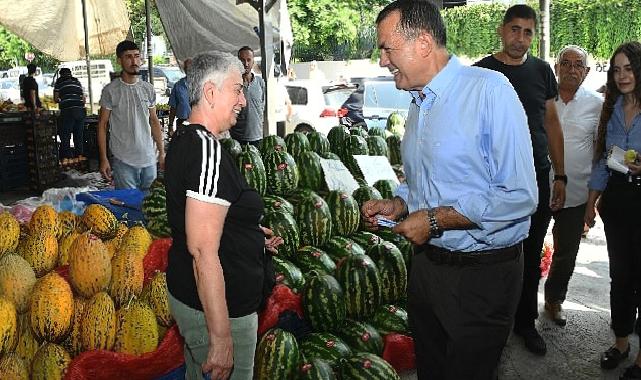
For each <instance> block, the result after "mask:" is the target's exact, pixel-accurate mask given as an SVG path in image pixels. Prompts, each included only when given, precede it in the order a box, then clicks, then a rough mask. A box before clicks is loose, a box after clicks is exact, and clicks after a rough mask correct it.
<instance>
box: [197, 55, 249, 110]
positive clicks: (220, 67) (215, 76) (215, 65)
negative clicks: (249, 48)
mask: <svg viewBox="0 0 641 380" xmlns="http://www.w3.org/2000/svg"><path fill="white" fill-rule="evenodd" d="M232 71H238V72H239V73H242V72H243V71H244V69H243V65H242V63H241V62H240V61H239V60H238V58H236V57H234V56H233V55H231V54H229V53H223V52H218V51H214V52H208V53H202V54H198V55H197V56H195V57H194V58H193V59H192V62H191V67H190V69H189V70H187V89H188V90H189V104H190V105H191V106H194V105H196V104H198V103H199V102H200V98H201V97H202V94H203V87H204V86H205V83H206V82H208V81H211V82H213V83H214V84H215V85H216V87H217V88H218V89H221V88H222V86H223V82H224V81H225V78H227V75H229V73H231V72H232Z"/></svg>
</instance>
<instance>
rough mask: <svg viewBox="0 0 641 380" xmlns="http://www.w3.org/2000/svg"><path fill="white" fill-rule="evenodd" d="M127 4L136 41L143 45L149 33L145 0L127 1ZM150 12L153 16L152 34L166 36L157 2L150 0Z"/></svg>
mask: <svg viewBox="0 0 641 380" xmlns="http://www.w3.org/2000/svg"><path fill="white" fill-rule="evenodd" d="M125 4H126V5H127V11H129V21H130V22H131V32H132V34H133V37H134V41H135V42H137V43H138V44H141V43H142V40H143V39H144V38H145V34H146V33H147V25H146V21H145V20H146V16H145V0H125ZM149 12H150V15H151V33H152V34H153V35H154V36H164V35H165V29H164V28H163V26H162V22H161V21H160V13H158V7H156V1H155V0H149Z"/></svg>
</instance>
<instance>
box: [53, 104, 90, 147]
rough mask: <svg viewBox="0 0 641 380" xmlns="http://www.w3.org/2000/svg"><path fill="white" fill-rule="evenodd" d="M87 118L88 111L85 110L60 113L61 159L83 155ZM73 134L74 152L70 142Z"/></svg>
mask: <svg viewBox="0 0 641 380" xmlns="http://www.w3.org/2000/svg"><path fill="white" fill-rule="evenodd" d="M85 117H86V111H85V109H84V108H69V109H63V110H61V111H60V119H61V122H60V123H59V127H60V131H59V132H58V134H59V135H60V158H72V157H78V156H79V155H81V154H83V148H84V144H85V140H84V136H83V135H84V130H85ZM72 133H73V150H72V149H71V145H70V143H69V141H70V140H71V134H72Z"/></svg>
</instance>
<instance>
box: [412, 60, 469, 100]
mask: <svg viewBox="0 0 641 380" xmlns="http://www.w3.org/2000/svg"><path fill="white" fill-rule="evenodd" d="M462 66H463V65H462V64H461V61H459V59H458V58H457V57H456V55H454V54H452V55H450V59H449V61H448V62H447V65H445V67H444V68H443V69H442V70H441V71H439V72H438V73H437V74H436V75H435V76H434V78H432V80H431V81H430V82H429V83H428V84H426V85H425V87H423V90H421V91H420V92H419V91H410V94H411V95H412V97H413V98H414V100H413V102H414V103H416V104H417V105H418V106H419V107H420V106H421V104H422V103H423V102H425V101H427V102H428V103H427V104H428V108H431V107H432V104H434V101H435V100H436V98H438V97H439V96H441V95H442V94H443V93H444V92H445V90H446V89H447V88H448V87H449V85H450V83H451V82H452V81H453V80H454V78H455V77H456V75H457V74H458V72H459V70H460V69H461V67H462ZM420 93H423V94H424V95H425V98H424V99H421V96H420Z"/></svg>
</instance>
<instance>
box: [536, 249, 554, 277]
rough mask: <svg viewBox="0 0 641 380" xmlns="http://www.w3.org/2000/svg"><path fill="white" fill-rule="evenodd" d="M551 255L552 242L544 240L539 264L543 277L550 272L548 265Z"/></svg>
mask: <svg viewBox="0 0 641 380" xmlns="http://www.w3.org/2000/svg"><path fill="white" fill-rule="evenodd" d="M552 256H554V247H553V246H552V244H550V243H548V242H545V243H544V244H543V249H542V250H541V264H540V265H539V268H540V269H541V277H542V278H545V277H547V276H548V273H549V272H550V265H552Z"/></svg>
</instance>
